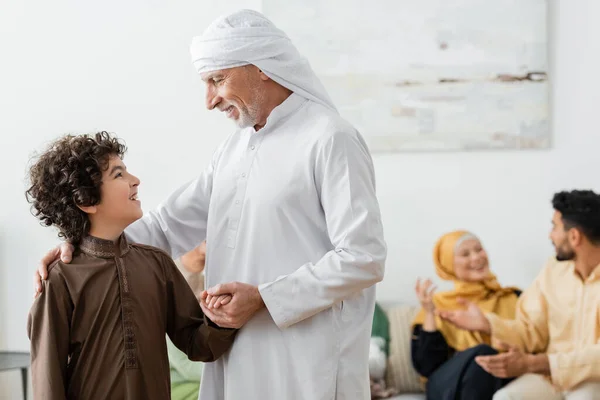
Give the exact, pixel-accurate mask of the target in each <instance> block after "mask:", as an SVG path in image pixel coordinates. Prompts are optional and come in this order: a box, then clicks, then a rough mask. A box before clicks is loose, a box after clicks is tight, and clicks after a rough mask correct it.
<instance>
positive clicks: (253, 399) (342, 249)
mask: <svg viewBox="0 0 600 400" xmlns="http://www.w3.org/2000/svg"><path fill="white" fill-rule="evenodd" d="M126 233H127V235H128V236H129V237H130V238H131V239H132V240H134V241H137V242H141V243H146V244H151V245H154V246H157V247H160V248H163V249H165V250H167V251H170V252H171V254H172V255H173V257H177V256H179V255H181V254H182V253H184V252H186V251H188V250H191V249H192V248H194V247H195V246H196V245H197V244H198V243H200V241H201V240H202V239H204V238H205V237H206V239H207V258H206V260H207V265H206V270H205V273H206V285H207V287H211V286H214V285H216V284H218V283H225V282H231V281H239V282H245V283H250V284H253V285H257V286H259V289H260V293H261V295H262V297H263V300H264V302H265V304H266V306H267V308H266V309H263V310H261V311H259V312H258V313H257V314H256V315H255V316H254V317H253V318H252V319H251V320H250V321H249V322H248V323H247V324H246V325H245V326H244V327H242V328H241V330H240V331H239V333H238V335H237V337H236V341H235V343H234V345H233V347H232V348H231V350H230V351H229V352H228V353H226V355H225V356H223V357H222V358H221V359H219V360H217V361H216V362H214V363H209V364H207V365H206V366H205V369H204V374H203V377H202V383H201V390H200V399H202V400H242V399H243V400H259V399H260V400H270V399H273V400H333V399H337V400H342V399H346V400H363V399H364V400H366V399H370V386H369V376H368V351H369V339H370V333H371V324H372V319H373V311H374V304H375V286H374V285H375V284H376V283H377V282H379V281H380V280H381V279H383V274H384V262H385V258H386V245H385V242H384V239H383V229H382V224H381V218H380V212H379V206H378V202H377V199H376V196H375V179H374V171H373V165H372V160H371V157H370V155H369V152H368V149H367V147H366V145H365V143H364V141H363V139H362V138H361V136H360V134H359V133H358V132H357V131H356V130H355V129H354V128H353V127H352V126H350V125H349V124H348V123H347V122H345V121H344V120H342V119H341V117H340V116H339V115H338V114H337V113H336V112H335V111H332V110H330V109H327V108H326V107H324V106H323V105H320V104H318V103H315V102H313V101H310V100H307V99H305V98H303V97H301V96H299V95H296V94H292V95H291V96H290V97H289V98H288V99H287V100H286V101H285V102H284V103H282V104H281V105H280V106H279V107H277V108H275V109H274V110H273V112H272V113H271V115H270V116H269V118H268V121H267V124H266V126H265V127H264V128H263V129H261V130H260V131H258V132H255V131H254V129H252V128H247V129H243V130H239V131H238V132H236V133H235V134H233V135H231V136H230V137H229V138H228V139H227V140H226V141H225V142H224V143H223V145H222V146H220V147H219V149H218V150H217V151H216V153H215V156H214V158H213V160H212V163H211V164H210V166H209V167H208V168H207V169H206V170H205V171H204V172H202V174H201V175H200V177H199V178H197V179H196V180H195V181H193V182H192V183H190V184H188V185H186V186H184V187H182V188H181V189H180V190H178V191H177V192H176V193H174V194H173V195H172V196H171V197H170V198H169V199H168V200H167V201H166V202H165V203H164V204H162V205H161V206H159V208H158V210H156V211H155V212H151V213H149V214H147V215H145V216H144V217H143V218H142V219H141V220H140V221H138V222H136V223H135V224H134V225H132V226H130V227H129V228H128V229H127V231H126Z"/></svg>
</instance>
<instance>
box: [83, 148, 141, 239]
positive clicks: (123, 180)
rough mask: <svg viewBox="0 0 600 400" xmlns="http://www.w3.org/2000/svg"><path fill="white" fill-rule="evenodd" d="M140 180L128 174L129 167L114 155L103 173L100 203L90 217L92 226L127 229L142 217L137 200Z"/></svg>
mask: <svg viewBox="0 0 600 400" xmlns="http://www.w3.org/2000/svg"><path fill="white" fill-rule="evenodd" d="M139 184H140V180H139V179H138V178H137V177H136V176H134V175H132V174H130V173H129V172H127V167H126V166H125V164H124V163H123V160H121V159H120V158H119V157H118V156H116V155H112V156H110V158H109V160H108V168H107V169H106V170H105V171H103V172H102V185H101V186H100V202H99V203H98V204H97V205H95V206H93V207H94V208H95V210H94V212H92V213H91V214H92V215H90V218H91V221H92V224H101V225H103V226H105V227H108V226H114V227H119V228H120V229H125V228H126V227H127V226H128V225H130V224H131V223H133V222H135V221H137V220H138V219H140V218H141V217H142V206H141V203H140V201H139V200H138V198H137V193H138V186H139Z"/></svg>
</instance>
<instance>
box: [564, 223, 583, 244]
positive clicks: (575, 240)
mask: <svg viewBox="0 0 600 400" xmlns="http://www.w3.org/2000/svg"><path fill="white" fill-rule="evenodd" d="M567 238H568V240H569V244H570V245H571V247H573V246H579V245H580V244H581V241H582V240H583V235H582V233H581V231H580V230H579V229H577V228H571V229H569V231H568V232H567Z"/></svg>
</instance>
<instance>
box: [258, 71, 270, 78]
mask: <svg viewBox="0 0 600 400" xmlns="http://www.w3.org/2000/svg"><path fill="white" fill-rule="evenodd" d="M258 73H259V74H260V79H261V80H263V81H268V80H269V79H271V78H269V77H268V76H267V74H265V73H264V72H263V71H262V70H261V69H259V70H258Z"/></svg>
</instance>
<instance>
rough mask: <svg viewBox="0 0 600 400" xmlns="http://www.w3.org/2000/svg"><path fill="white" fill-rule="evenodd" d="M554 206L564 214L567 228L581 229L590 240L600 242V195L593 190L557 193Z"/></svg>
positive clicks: (563, 219) (564, 222) (553, 199)
mask: <svg viewBox="0 0 600 400" xmlns="http://www.w3.org/2000/svg"><path fill="white" fill-rule="evenodd" d="M552 207H554V209H555V210H556V211H558V212H560V213H561V214H562V221H563V224H564V225H565V229H571V228H576V229H579V230H580V231H581V232H582V233H583V234H584V235H585V236H586V237H587V238H588V240H589V241H590V242H592V243H594V244H600V195H598V194H596V193H594V192H593V191H591V190H573V191H570V192H567V191H563V192H559V193H556V194H555V195H554V197H553V198H552Z"/></svg>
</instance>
